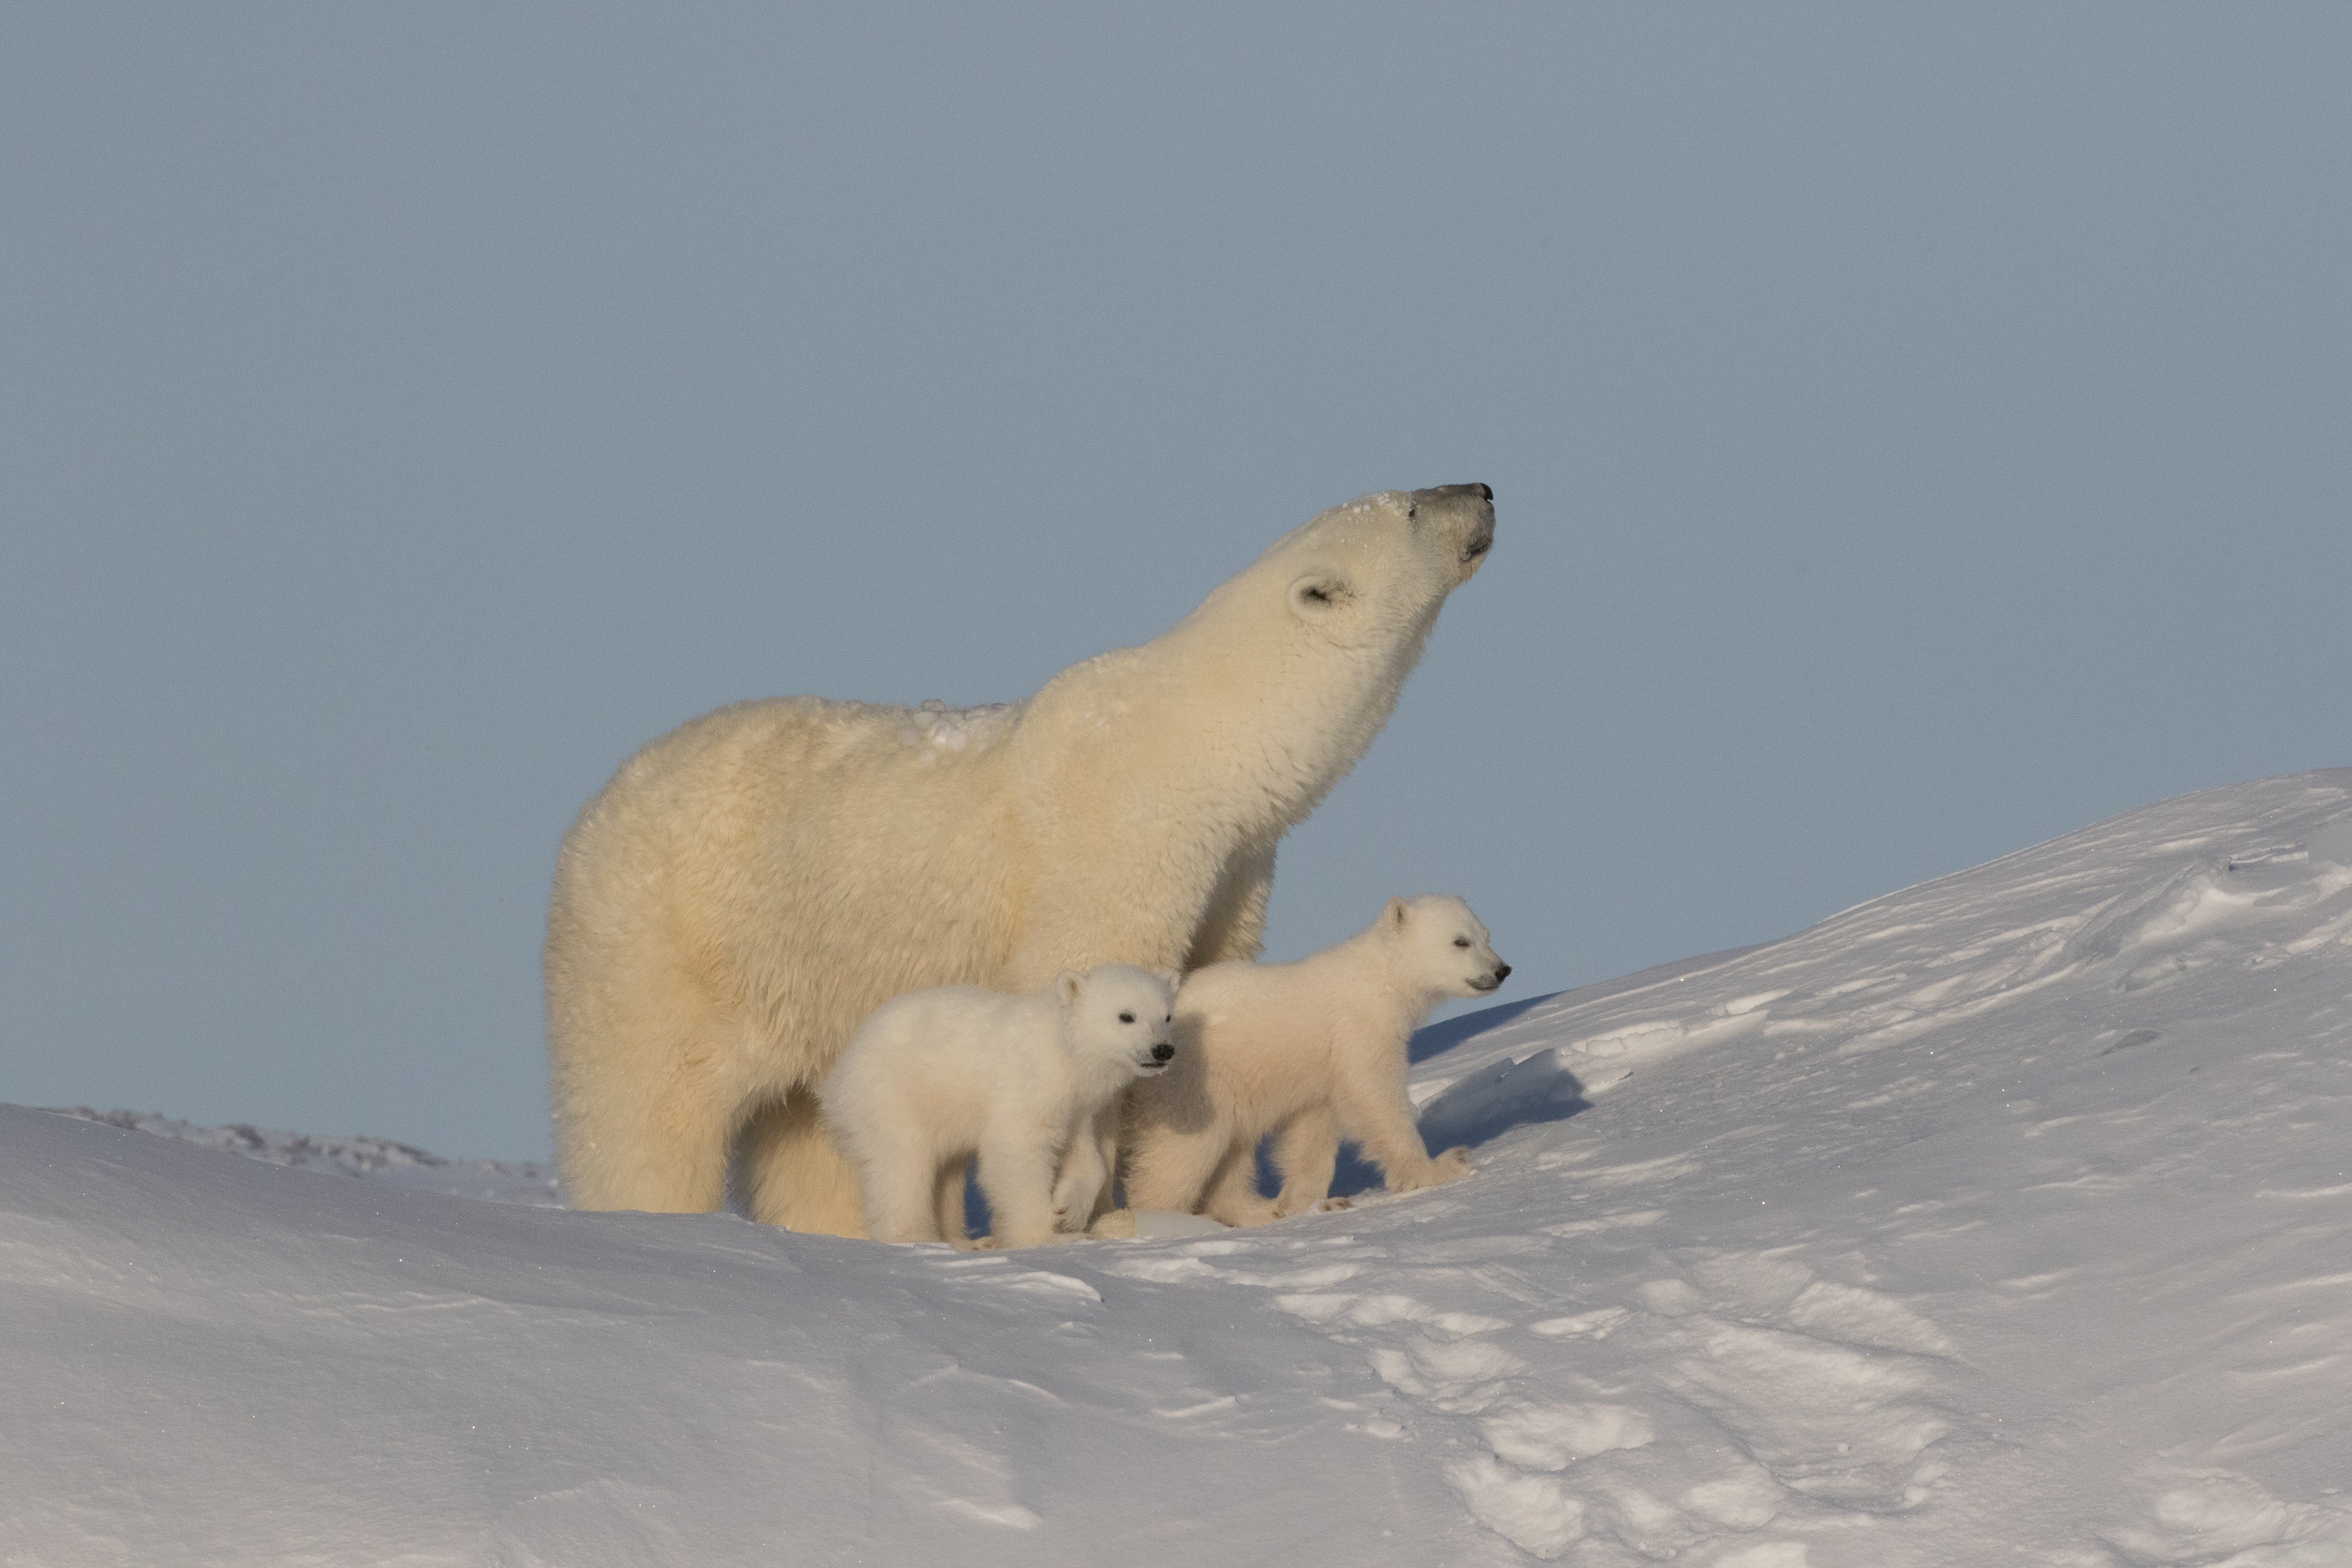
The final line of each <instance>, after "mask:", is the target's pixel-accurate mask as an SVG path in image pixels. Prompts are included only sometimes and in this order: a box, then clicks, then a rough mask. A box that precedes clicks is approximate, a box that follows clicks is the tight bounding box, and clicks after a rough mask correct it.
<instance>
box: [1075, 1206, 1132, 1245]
mask: <svg viewBox="0 0 2352 1568" xmlns="http://www.w3.org/2000/svg"><path fill="white" fill-rule="evenodd" d="M1087 1235H1088V1236H1091V1237H1098V1238H1100V1239H1102V1240H1104V1241H1133V1240H1134V1239H1135V1211H1134V1210H1133V1209H1112V1210H1110V1211H1109V1212H1108V1213H1107V1214H1105V1215H1102V1216H1101V1217H1100V1218H1098V1219H1097V1220H1096V1221H1095V1222H1094V1224H1092V1225H1090V1226H1087Z"/></svg>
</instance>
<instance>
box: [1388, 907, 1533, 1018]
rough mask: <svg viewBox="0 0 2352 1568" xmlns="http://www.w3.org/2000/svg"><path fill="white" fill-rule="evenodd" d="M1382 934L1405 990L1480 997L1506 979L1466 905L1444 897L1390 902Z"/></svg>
mask: <svg viewBox="0 0 2352 1568" xmlns="http://www.w3.org/2000/svg"><path fill="white" fill-rule="evenodd" d="M1380 929H1381V932H1382V933H1383V934H1384V935H1385V936H1386V937H1387V938H1388V940H1389V941H1390V942H1391V943H1392V944H1393V960H1392V962H1393V963H1394V965H1395V968H1394V973H1395V975H1396V978H1397V980H1398V982H1399V983H1400V984H1402V985H1404V986H1405V987H1406V988H1407V989H1409V990H1418V991H1420V992H1422V993H1423V994H1434V995H1441V996H1484V995H1486V994H1487V993H1488V992H1490V991H1493V990H1494V989H1495V988H1496V986H1498V985H1500V984H1503V982H1504V981H1506V980H1507V979H1509V978H1510V973H1511V966H1510V965H1509V964H1507V963H1504V962H1503V961H1502V959H1501V958H1499V957H1498V956H1496V952H1495V947H1494V943H1493V942H1492V941H1491V940H1489V938H1488V937H1487V934H1486V927H1485V926H1484V925H1483V924H1481V923H1480V922H1479V920H1478V917H1477V916H1476V915H1474V914H1472V913H1471V912H1470V906H1469V905H1468V904H1465V903H1464V902H1463V901H1462V900H1460V899H1457V898H1454V896H1452V895H1451V894H1448V893H1423V894H1421V895H1420V896H1419V897H1417V898H1411V899H1391V900H1389V902H1388V908H1387V909H1385V910H1381V923H1380Z"/></svg>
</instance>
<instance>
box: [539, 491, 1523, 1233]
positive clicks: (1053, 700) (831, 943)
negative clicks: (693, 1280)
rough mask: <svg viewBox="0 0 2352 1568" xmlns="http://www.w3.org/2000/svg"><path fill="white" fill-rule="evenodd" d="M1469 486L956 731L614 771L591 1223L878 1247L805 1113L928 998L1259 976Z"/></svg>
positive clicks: (567, 841) (659, 751)
mask: <svg viewBox="0 0 2352 1568" xmlns="http://www.w3.org/2000/svg"><path fill="white" fill-rule="evenodd" d="M1494 516H1495V514H1494V506H1493V503H1492V493H1491V492H1490V491H1488V490H1487V489H1486V486H1484V485H1449V486H1446V487H1444V488H1442V489H1429V490H1415V491H1412V492H1409V493H1408V492H1404V491H1393V490H1392V491H1388V492H1384V493H1382V494H1379V495H1373V496H1367V497H1365V498H1363V499H1362V500H1356V501H1351V502H1349V503H1348V504H1347V505H1345V506H1341V507H1336V508H1334V509H1332V510H1329V511H1327V512H1325V513H1323V514H1322V515H1320V516H1318V517H1317V518H1316V519H1314V520H1313V521H1310V522H1307V524H1305V525H1304V526H1302V527H1300V528H1298V529H1296V530H1294V531H1292V532H1290V533H1288V534H1286V535H1285V536H1284V537H1283V538H1282V539H1280V540H1279V541H1277V542H1276V543H1275V544H1274V545H1273V546H1272V547H1271V548H1269V549H1268V550H1267V551H1266V552H1265V554H1263V555H1261V556H1260V557H1259V558H1258V560H1257V562H1256V563H1255V564H1254V565H1252V566H1250V567H1248V568H1247V569H1245V570H1244V571H1243V572H1241V573H1240V574H1237V575H1235V576H1234V577H1232V578H1230V579H1228V580H1227V581H1226V582H1225V583H1224V584H1222V585H1220V586H1219V587H1218V588H1217V589H1216V590H1215V591H1214V592H1213V593H1212V594H1210V595H1209V596H1208V598H1207V599H1206V600H1205V601H1203V602H1202V605H1200V607H1199V608H1198V609H1196V610H1194V611H1193V612H1192V614H1191V615H1190V616H1186V617H1185V618H1184V619H1183V620H1182V621H1181V622H1180V623H1178V624H1177V625H1176V626H1174V627H1173V628H1171V630H1169V631H1168V632H1167V633H1165V634H1164V635H1162V636H1161V637H1159V638H1157V639H1156V640H1154V641H1152V642H1150V643H1147V644H1145V645H1144V646H1142V647H1132V648H1121V649H1118V650H1115V651H1113V652H1110V653H1107V654H1102V655H1100V656H1098V657H1097V658H1090V659H1087V660H1086V661H1085V662H1083V663H1081V664H1076V665H1074V666H1072V667H1071V668H1068V669H1066V670H1064V671H1063V672H1062V673H1061V674H1060V675H1058V676H1056V677H1055V678H1054V679H1052V680H1051V681H1048V682H1047V683H1046V684H1045V687H1044V689H1041V690H1040V691H1038V692H1037V693H1036V694H1035V695H1034V696H1033V697H1031V698H1029V699H1028V700H1025V701H1023V702H1020V703H1016V704H1013V705H1011V706H1007V707H1003V708H995V709H976V710H969V711H965V712H961V713H953V712H948V711H945V710H939V709H935V708H929V707H926V708H923V709H906V708H889V707H880V706H870V705H866V704H863V703H856V702H829V701H824V700H819V699H815V698H806V697H802V698H782V699H777V700H769V701H761V702H747V703H741V704H739V705H737V706H735V707H732V708H724V709H721V710H719V711H718V712H716V713H711V714H709V715H706V716H705V717H703V718H700V719H697V720H695V721H692V722H690V723H688V724H686V725H683V726H681V727H680V728H678V729H677V730H675V731H671V732H670V733H669V734H668V735H666V736H664V737H663V738H662V739H660V740H658V741H656V742H653V743H652V744H650V745H648V746H647V747H646V748H645V750H643V751H641V752H638V753H637V754H636V755H635V757H633V758H631V759H630V760H629V761H628V762H627V763H625V764H624V765H623V766H622V768H621V770H620V772H619V773H616V774H615V775H614V778H613V780H612V782H611V783H609V784H606V785H605V786H604V791H603V793H601V794H600V795H597V796H596V798H595V799H594V800H593V801H591V802H590V803H589V804H588V805H587V807H586V808H585V809H584V810H583V812H582V813H581V816H580V819H579V821H578V822H577V823H575V824H574V825H573V826H572V830H571V831H570V832H569V833H568V834H566V835H565V836H564V840H563V847H562V854H561V856H560V858H559V859H558V862H557V866H556V874H555V889H554V897H553V899H552V900H551V906H550V909H549V912H548V932H547V954H546V971H547V1024H548V1057H549V1068H550V1078H551V1098H552V1100H553V1103H554V1110H555V1131H556V1152H557V1155H558V1158H559V1160H560V1162H561V1164H562V1173H563V1180H564V1185H565V1190H566V1193H567V1194H568V1196H569V1198H570V1200H571V1202H572V1204H573V1205H575V1206H577V1207H580V1208H592V1209H616V1208H634V1209H659V1210H669V1211H682V1212H692V1211H698V1210H706V1209H714V1208H717V1207H719V1205H720V1203H721V1202H722V1201H723V1199H724V1198H725V1196H726V1189H727V1185H728V1175H729V1156H730V1149H731V1150H732V1151H733V1152H734V1156H735V1160H736V1173H737V1175H738V1178H739V1181H740V1186H741V1191H742V1194H743V1196H744V1198H745V1201H746V1205H747V1206H748V1208H749V1210H750V1212H751V1215H752V1217H754V1218H756V1219H760V1220H763V1221H766V1222H768V1223H770V1224H777V1225H785V1226H792V1227H793V1228H794V1229H799V1230H817V1231H829V1232H832V1233H834V1234H836V1235H843V1236H856V1235H859V1234H862V1228H863V1227H862V1226H861V1223H860V1219H859V1212H860V1211H859V1203H858V1194H857V1186H856V1182H855V1180H854V1179H853V1177H852V1174H851V1173H850V1171H849V1168H848V1167H847V1166H846V1165H845V1164H844V1163H842V1161H841V1158H840V1155H839V1154H838V1152H836V1151H835V1148H834V1147H833V1144H832V1142H831V1141H830V1140H829V1139H827V1138H826V1136H825V1135H824V1129H823V1127H822V1125H821V1124H820V1123H819V1121H818V1119H817V1117H816V1114H815V1107H814V1099H813V1091H814V1088H815V1085H816V1083H817V1082H818V1080H819V1079H822V1078H823V1077H824V1074H825V1072H826V1071H827V1070H828V1069H829V1068H831V1067H832V1066H833V1064H834V1061H835V1058H837V1057H838V1056H839V1055H840V1052H841V1048H842V1047H843V1046H844V1045H845V1044H846V1043H847V1041H848V1039H849V1036H850V1032H851V1031H852V1030H853V1029H855V1028H856V1026H857V1024H858V1022H859V1021H860V1020H861V1019H863V1018H864V1017H865V1016H866V1015H867V1014H868V1013H870V1012H871V1011H873V1009H874V1008H875V1007H876V1006H877V1005H880V1004H881V1003H882V1002H883V1001H884V1000H885V999H886V998H888V997H891V996H895V995H897V994H899V993H901V992H905V991H912V990H918V989H921V988H924V987H928V986H935V985H950V984H980V985H986V986H990V987H992V988H994V989H998V990H1003V991H1025V990H1032V989H1034V988H1036V987H1038V986H1041V985H1043V984H1045V982H1046V981H1047V980H1049V979H1051V978H1052V977H1053V976H1054V975H1055V973H1057V972H1058V971H1060V970H1063V969H1076V968H1085V967H1087V965H1089V964H1095V963H1134V964H1138V965H1140V966H1141V967H1143V968H1146V969H1154V970H1159V969H1184V968H1193V967H1198V966H1199V965H1202V964H1204V963H1217V962H1220V961H1223V960H1228V959H1242V958H1251V957H1255V955H1256V952H1257V949H1258V937H1259V931H1260V929H1261V927H1262V926H1263V924H1264V921H1265V900H1266V892H1267V889H1268V888H1269V886H1270V885H1271V883H1272V879H1273V876H1274V852H1275V845H1276V841H1277V840H1279V839H1280V838H1281V837H1282V835H1283V834H1284V833H1285V832H1286V831H1287V830H1288V829H1289V828H1290V826H1292V825H1293V824H1295V823H1297V821H1298V820H1299V819H1300V818H1302V817H1304V816H1306V815H1307V812H1308V811H1309V810H1311V809H1313V807H1314V806H1315V805H1316V803H1317V802H1318V801H1319V800H1321V799H1322V797H1323V795H1324V793H1325V792H1326V791H1328V789H1329V788H1330V787H1331V785H1332V784H1334V783H1335V782H1336V781H1337V780H1338V779H1339V777H1340V775H1341V774H1343V773H1346V772H1347V771H1348V769H1349V767H1350V766H1352V765H1353V764H1354V763H1355V761H1356V759H1357V758H1358V757H1359V756H1360V755H1362V753H1363V751H1364V748H1365V747H1366V746H1367V745H1368V744H1370V741H1371V739H1372V736H1373V735H1374V734H1375V733H1376V732H1377V731H1379V729H1380V727H1381V724H1382V723H1383V722H1385V721H1386V720H1387V718H1388V716H1389V712H1390V710H1391V709H1392V708H1393V707H1394V706H1395V703H1396V699H1397V692H1398V689H1399V688H1400V687H1402V684H1403V682H1404V679H1405V677H1406V675H1407V674H1408V673H1409V672H1410V671H1411V670H1412V667H1413V664H1414V661H1415V660H1417V659H1418V658H1420V657H1421V651H1422V647H1423V643H1424V642H1425V641H1426V639H1427V637H1428V636H1429V631H1430V627H1431V626H1432V624H1433V622H1434V621H1435V620H1436V618H1437V612H1438V609H1439V607H1440V606H1441V605H1444V601H1445V596H1446V595H1448V594H1449V593H1451V592H1452V591H1453V590H1454V588H1455V587H1456V586H1458V585H1459V584H1462V583H1463V582H1465V581H1466V580H1467V579H1468V578H1469V577H1470V575H1471V574H1473V573H1475V571H1476V570H1477V569H1478V566H1479V564H1480V563H1481V562H1482V561H1483V560H1484V559H1485V556H1486V549H1487V546H1488V545H1489V544H1490V543H1491V542H1492V541H1493V538H1494Z"/></svg>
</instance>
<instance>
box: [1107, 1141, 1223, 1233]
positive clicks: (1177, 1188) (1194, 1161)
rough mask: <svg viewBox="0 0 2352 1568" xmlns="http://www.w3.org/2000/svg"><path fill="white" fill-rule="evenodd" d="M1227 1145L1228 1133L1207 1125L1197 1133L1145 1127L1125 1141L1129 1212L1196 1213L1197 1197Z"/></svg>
mask: <svg viewBox="0 0 2352 1568" xmlns="http://www.w3.org/2000/svg"><path fill="white" fill-rule="evenodd" d="M1232 1142H1233V1134H1232V1132H1231V1131H1229V1130H1228V1129H1226V1128H1223V1127H1222V1126H1216V1125H1212V1126H1210V1127H1207V1128H1204V1129H1202V1131H1198V1132H1179V1131H1175V1130H1174V1129H1172V1128H1168V1127H1155V1126H1150V1125H1146V1126H1144V1127H1141V1128H1136V1129H1131V1130H1130V1132H1129V1137H1128V1138H1127V1140H1126V1153H1127V1169H1126V1170H1125V1171H1124V1172H1123V1173H1122V1176H1123V1178H1124V1180H1125V1181H1126V1184H1127V1204H1128V1206H1129V1208H1139V1209H1166V1210H1168V1211H1170V1212H1171V1213H1175V1214H1198V1213H1200V1212H1201V1198H1202V1194H1203V1193H1205V1192H1206V1191H1207V1189H1208V1185H1209V1178H1210V1177H1212V1176H1213V1175H1215V1174H1216V1173H1217V1166H1218V1164H1219V1163H1220V1162H1221V1161H1223V1158H1224V1156H1225V1152H1226V1150H1227V1149H1228V1148H1229V1147H1230V1146H1231V1144H1232Z"/></svg>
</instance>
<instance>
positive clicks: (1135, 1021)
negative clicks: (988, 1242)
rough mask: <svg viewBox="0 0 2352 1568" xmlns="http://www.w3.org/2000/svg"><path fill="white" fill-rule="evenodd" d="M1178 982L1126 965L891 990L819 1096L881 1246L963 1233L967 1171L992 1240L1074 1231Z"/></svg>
mask: <svg viewBox="0 0 2352 1568" xmlns="http://www.w3.org/2000/svg"><path fill="white" fill-rule="evenodd" d="M1175 995H1176V976H1175V975H1174V974H1173V973H1168V974H1153V973H1150V972H1149V971H1146V970H1141V969H1137V968H1135V967H1133V966H1132V965H1129V964H1124V963H1102V964H1097V965H1096V966H1095V967H1094V968H1092V969H1089V970H1087V971H1086V972H1085V973H1079V972H1078V971H1076V970H1075V969H1066V970H1064V971H1063V972H1062V973H1060V974H1058V975H1056V976H1055V979H1054V984H1051V985H1049V986H1047V987H1046V988H1045V989H1044V990H1042V991H1034V992H1029V993H1026V994H1021V995H1016V996H1008V995H1006V994H1003V992H1001V991H989V990H985V989H983V988H982V987H981V986H977V985H945V986H940V987H936V988H934V989H932V990H929V991H914V992H909V993H908V994H906V995H904V996H898V997H894V998H893V999H891V1000H890V1001H887V1002H885V1003H884V1004H882V1005H881V1006H879V1007H877V1008H876V1009H875V1011H874V1016H872V1017H870V1018H868V1019H866V1022H865V1023H863V1024H861V1025H859V1026H858V1028H857V1033H856V1035H854V1036H852V1037H850V1041H849V1045H848V1047H847V1048H846V1049H845V1050H844V1051H843V1052H842V1053H841V1060H840V1061H839V1062H837V1063H835V1065H834V1068H833V1071H832V1072H830V1073H829V1074H827V1075H826V1076H825V1079H824V1087H823V1088H822V1089H820V1090H819V1091H818V1100H819V1101H820V1103H821V1106H822V1109H823V1112H824V1122H825V1125H826V1126H827V1127H828V1128H830V1129H831V1130H832V1131H833V1133H834V1135H835V1137H836V1138H838V1139H839V1140H840V1141H841V1145H842V1147H843V1149H844V1150H845V1151H846V1152H847V1153H848V1155H849V1158H850V1163H852V1164H853V1165H855V1166H856V1169H857V1172H858V1175H859V1177H860V1180H861V1184H862V1185H863V1186H864V1189H865V1194H866V1234H867V1235H868V1236H870V1237H873V1238H874V1239H875V1240H877V1241H940V1240H942V1239H944V1240H947V1241H951V1242H954V1243H957V1244H958V1245H961V1244H963V1242H964V1239H965V1237H964V1220H963V1178H964V1167H965V1166H966V1165H967V1164H968V1163H970V1162H971V1158H972V1156H973V1155H975V1154H977V1155H978V1156H979V1157H980V1189H981V1191H982V1192H983V1193H985V1194H988V1205H989V1209H990V1212H991V1213H992V1215H994V1216H995V1222H996V1229H995V1235H994V1237H993V1238H992V1239H993V1242H994V1244H995V1245H998V1246H1002V1247H1036V1246H1039V1245H1042V1244H1043V1243H1045V1242H1047V1241H1051V1240H1054V1239H1055V1238H1056V1236H1055V1233H1056V1226H1057V1223H1061V1224H1067V1223H1068V1222H1069V1221H1070V1220H1071V1219H1072V1218H1073V1216H1075V1225H1076V1226H1077V1227H1080V1228H1083V1226H1085V1223H1086V1220H1087V1217H1088V1216H1089V1215H1091V1214H1092V1213H1093V1210H1094V1205H1095V1199H1096V1196H1097V1193H1098V1191H1099V1189H1100V1188H1101V1187H1102V1185H1103V1184H1104V1183H1105V1182H1106V1181H1107V1180H1108V1176H1109V1172H1108V1169H1107V1168H1106V1167H1105V1166H1104V1164H1103V1163H1102V1159H1101V1154H1100V1144H1099V1141H1098V1140H1099V1136H1100V1131H1099V1128H1098V1122H1099V1121H1101V1120H1102V1119H1103V1118H1104V1117H1105V1114H1106V1112H1108V1114H1110V1115H1112V1116H1115V1115H1116V1114H1117V1107H1118V1098H1119V1096H1120V1095H1121V1094H1122V1093H1123V1092H1124V1091H1125V1090H1126V1089H1127V1087H1128V1085H1129V1084H1130V1083H1133V1082H1134V1081H1135V1080H1136V1079H1138V1078H1139V1077H1141V1076H1149V1075H1150V1074H1154V1073H1158V1072H1161V1071H1164V1070H1165V1069H1166V1068H1167V1066H1168V1062H1169V1059H1170V1058H1171V1057H1173V1056H1174V1055H1175V1047H1173V1046H1172V1045H1171V1044H1170V1043H1169V1039H1168V1029H1169V1022H1170V1019H1171V1016H1172V1014H1173V1011H1174V1005H1175Z"/></svg>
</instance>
